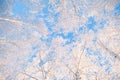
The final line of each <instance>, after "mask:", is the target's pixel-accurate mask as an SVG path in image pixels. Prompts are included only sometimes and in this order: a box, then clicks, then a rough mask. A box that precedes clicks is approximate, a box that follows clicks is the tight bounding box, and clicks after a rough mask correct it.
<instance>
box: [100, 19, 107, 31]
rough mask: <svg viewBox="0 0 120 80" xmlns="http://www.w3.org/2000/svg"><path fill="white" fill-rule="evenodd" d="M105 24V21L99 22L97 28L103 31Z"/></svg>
mask: <svg viewBox="0 0 120 80" xmlns="http://www.w3.org/2000/svg"><path fill="white" fill-rule="evenodd" d="M106 23H107V21H106V20H103V19H102V20H101V21H100V22H99V25H98V26H99V27H100V29H103V28H104V27H105V24H106Z"/></svg>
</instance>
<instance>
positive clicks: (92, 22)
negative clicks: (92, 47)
mask: <svg viewBox="0 0 120 80" xmlns="http://www.w3.org/2000/svg"><path fill="white" fill-rule="evenodd" d="M96 23H97V22H96V21H95V19H94V17H88V21H87V23H86V27H87V29H88V30H92V31H93V32H97V30H96V29H95V26H96Z"/></svg>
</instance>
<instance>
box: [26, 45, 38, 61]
mask: <svg viewBox="0 0 120 80" xmlns="http://www.w3.org/2000/svg"><path fill="white" fill-rule="evenodd" d="M39 49H40V46H39V45H34V46H32V51H31V52H30V58H29V59H28V62H32V61H33V59H34V58H36V57H37V53H38V51H39Z"/></svg>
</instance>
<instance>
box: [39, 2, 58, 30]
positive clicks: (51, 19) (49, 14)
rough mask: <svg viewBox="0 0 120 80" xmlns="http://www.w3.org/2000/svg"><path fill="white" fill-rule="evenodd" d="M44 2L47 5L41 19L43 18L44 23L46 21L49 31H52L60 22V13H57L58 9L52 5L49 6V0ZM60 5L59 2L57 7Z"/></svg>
mask: <svg viewBox="0 0 120 80" xmlns="http://www.w3.org/2000/svg"><path fill="white" fill-rule="evenodd" d="M43 2H44V4H45V7H44V8H43V10H42V12H43V14H44V15H43V16H41V17H42V18H43V21H44V23H45V25H46V27H47V28H48V30H49V31H52V27H53V26H55V24H56V23H57V22H58V18H59V15H60V12H56V11H55V9H56V7H55V6H52V4H49V1H48V0H45V1H43ZM58 4H60V2H59V1H58V3H57V5H58ZM39 17H40V16H39Z"/></svg>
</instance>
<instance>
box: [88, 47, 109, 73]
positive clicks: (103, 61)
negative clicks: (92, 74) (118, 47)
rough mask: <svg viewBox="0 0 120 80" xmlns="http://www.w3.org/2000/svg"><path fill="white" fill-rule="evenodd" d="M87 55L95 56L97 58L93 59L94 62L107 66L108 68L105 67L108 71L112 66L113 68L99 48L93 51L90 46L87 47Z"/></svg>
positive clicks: (100, 65)
mask: <svg viewBox="0 0 120 80" xmlns="http://www.w3.org/2000/svg"><path fill="white" fill-rule="evenodd" d="M86 56H87V57H91V56H94V57H95V59H94V61H93V62H94V64H96V65H97V66H99V67H103V66H106V69H105V70H106V72H109V71H110V68H111V64H110V62H109V61H108V60H107V59H106V58H104V57H103V56H102V54H101V53H100V51H99V50H96V51H93V50H92V49H90V48H86Z"/></svg>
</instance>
